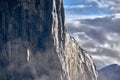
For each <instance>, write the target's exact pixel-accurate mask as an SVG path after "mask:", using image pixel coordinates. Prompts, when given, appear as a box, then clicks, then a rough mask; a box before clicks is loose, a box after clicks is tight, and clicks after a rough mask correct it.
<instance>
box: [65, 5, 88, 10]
mask: <svg viewBox="0 0 120 80" xmlns="http://www.w3.org/2000/svg"><path fill="white" fill-rule="evenodd" d="M86 7H87V6H85V5H65V8H66V9H74V8H86Z"/></svg>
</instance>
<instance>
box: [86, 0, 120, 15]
mask: <svg viewBox="0 0 120 80" xmlns="http://www.w3.org/2000/svg"><path fill="white" fill-rule="evenodd" d="M87 1H88V2H92V3H93V2H94V3H96V4H97V6H98V7H99V8H107V9H108V10H110V11H113V12H114V13H120V8H119V7H120V0H87Z"/></svg>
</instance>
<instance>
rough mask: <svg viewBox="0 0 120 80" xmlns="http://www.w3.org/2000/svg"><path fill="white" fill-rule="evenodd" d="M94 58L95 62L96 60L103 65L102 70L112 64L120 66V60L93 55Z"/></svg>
mask: <svg viewBox="0 0 120 80" xmlns="http://www.w3.org/2000/svg"><path fill="white" fill-rule="evenodd" d="M92 58H94V60H96V61H97V62H101V63H103V65H102V66H101V68H102V67H104V66H107V65H110V64H119V65H120V62H119V60H118V59H116V58H114V57H110V56H99V55H92Z"/></svg>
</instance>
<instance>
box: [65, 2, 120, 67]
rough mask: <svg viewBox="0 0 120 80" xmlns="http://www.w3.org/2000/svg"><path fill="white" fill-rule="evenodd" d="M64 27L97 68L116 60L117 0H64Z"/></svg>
mask: <svg viewBox="0 0 120 80" xmlns="http://www.w3.org/2000/svg"><path fill="white" fill-rule="evenodd" d="M64 7H65V14H66V15H65V16H66V27H67V30H68V32H69V33H70V34H71V35H72V36H74V37H75V38H76V40H77V41H78V42H79V45H80V46H82V47H83V48H84V49H86V50H87V51H88V52H89V53H90V54H91V55H92V57H93V58H94V61H95V63H96V66H97V68H101V67H103V66H106V65H109V64H120V0H64Z"/></svg>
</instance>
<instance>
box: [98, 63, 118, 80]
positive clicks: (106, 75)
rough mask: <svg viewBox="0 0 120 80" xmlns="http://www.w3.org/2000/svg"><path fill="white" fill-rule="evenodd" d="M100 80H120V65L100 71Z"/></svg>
mask: <svg viewBox="0 0 120 80" xmlns="http://www.w3.org/2000/svg"><path fill="white" fill-rule="evenodd" d="M98 74H99V75H98V80H120V65H117V64H112V65H109V66H106V67H104V68H102V69H100V70H99V71H98Z"/></svg>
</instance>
